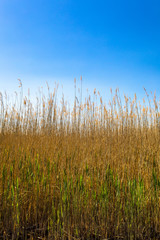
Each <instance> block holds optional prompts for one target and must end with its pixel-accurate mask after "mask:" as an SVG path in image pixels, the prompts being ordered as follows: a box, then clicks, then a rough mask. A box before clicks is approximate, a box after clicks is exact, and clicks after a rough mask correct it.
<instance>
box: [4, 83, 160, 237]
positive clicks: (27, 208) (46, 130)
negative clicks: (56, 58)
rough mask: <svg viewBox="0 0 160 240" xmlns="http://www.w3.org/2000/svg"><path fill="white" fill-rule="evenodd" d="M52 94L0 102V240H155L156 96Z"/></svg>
mask: <svg viewBox="0 0 160 240" xmlns="http://www.w3.org/2000/svg"><path fill="white" fill-rule="evenodd" d="M20 87H21V88H22V83H21V82H20ZM75 89H76V87H75ZM111 92H112V90H111ZM56 96H57V88H55V90H54V92H53V93H50V90H49V89H48V95H47V96H43V95H41V97H40V98H39V99H37V103H36V104H35V105H34V106H33V105H32V103H31V102H30V100H29V96H28V97H24V96H23V91H21V94H20V95H18V96H17V97H15V101H14V102H13V100H12V102H10V100H9V99H8V97H7V96H6V97H5V95H2V94H1V96H0V114H1V115H0V127H1V132H0V239H6V240H7V239H19V240H20V239H57V240H59V239H62V240H71V239H74V240H75V239H77V240H78V239H79V240H80V239H83V240H88V239H91V240H93V239H94V240H98V239H99V240H103V239H139V240H140V239H160V175H159V171H160V123H159V118H160V113H159V107H160V106H159V102H158V101H157V100H156V97H155V96H153V98H152V97H151V101H150V99H149V96H148V94H147V92H144V96H145V97H146V100H144V101H143V104H142V105H140V103H139V101H138V100H137V97H136V95H135V97H134V99H130V98H128V97H127V96H124V98H123V99H120V97H119V91H118V90H116V91H115V93H113V94H111V96H112V100H111V101H110V102H109V103H104V102H103V99H102V98H101V96H100V94H99V92H98V93H97V92H96V89H95V91H94V93H93V96H89V97H88V99H86V100H85V101H84V103H83V102H82V96H81V94H80V96H79V97H78V96H76V95H75V102H74V106H73V109H69V105H68V103H67V102H65V99H64V97H62V100H61V105H60V104H57V97H56Z"/></svg>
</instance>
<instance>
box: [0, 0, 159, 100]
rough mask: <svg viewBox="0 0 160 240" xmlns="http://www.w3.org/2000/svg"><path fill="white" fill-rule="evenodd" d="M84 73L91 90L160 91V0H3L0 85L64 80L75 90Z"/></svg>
mask: <svg viewBox="0 0 160 240" xmlns="http://www.w3.org/2000/svg"><path fill="white" fill-rule="evenodd" d="M81 75H82V78H83V90H84V92H85V90H86V88H88V89H89V90H90V92H91V93H92V91H93V89H94V88H95V87H96V88H97V89H98V90H100V92H101V93H102V95H104V94H107V93H109V89H110V87H112V88H113V89H115V88H116V87H119V89H120V92H121V93H122V94H123V93H126V94H128V95H129V96H133V94H134V93H135V92H136V93H137V94H138V95H139V96H144V95H145V94H144V91H143V86H144V87H145V88H146V89H147V90H148V92H150V91H153V92H154V91H155V90H156V93H157V97H159V96H160V90H159V89H160V1H159V0H152V1H151V0H150V1H148V0H145V1H144V0H141V1H140V0H134V1H133V0H132V1H130V0H123V1H119V0H110V1H109V0H103V1H102V0H99V1H94V0H92V1H89V0H85V1H84V0H45V1H44V0H36V1H35V0H0V91H4V90H7V92H10V91H12V92H13V91H15V90H17V88H18V81H17V79H18V78H20V79H21V80H22V82H23V87H24V88H25V89H27V88H28V87H29V88H30V89H31V93H35V92H36V90H37V89H38V87H40V86H45V81H48V83H49V85H50V87H51V89H53V88H54V82H55V81H57V82H59V83H60V85H61V84H63V86H64V87H63V88H64V93H65V95H66V96H67V97H68V96H69V95H73V94H74V92H73V91H74V78H76V79H77V82H78V84H79V85H80V76H81Z"/></svg>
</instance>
